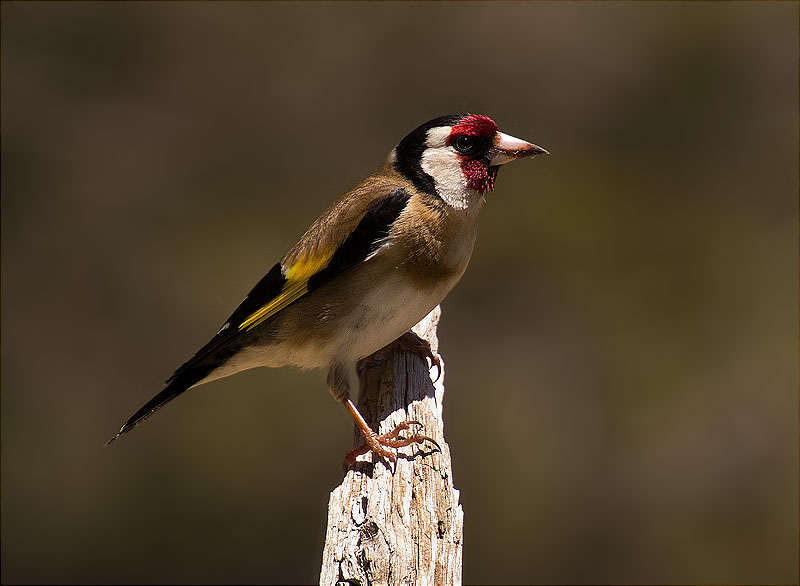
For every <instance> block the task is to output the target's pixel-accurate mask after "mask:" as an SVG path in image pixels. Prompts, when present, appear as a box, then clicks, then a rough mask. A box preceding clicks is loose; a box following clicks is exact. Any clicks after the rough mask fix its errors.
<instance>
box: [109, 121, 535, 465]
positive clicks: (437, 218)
mask: <svg viewBox="0 0 800 586" xmlns="http://www.w3.org/2000/svg"><path fill="white" fill-rule="evenodd" d="M539 154H547V151H545V150H544V149H543V148H541V147H538V146H536V145H534V144H531V143H529V142H526V141H524V140H520V139H518V138H514V137H512V136H509V135H507V134H504V133H502V132H500V131H498V129H497V125H496V124H495V123H494V121H493V120H492V119H491V118H489V117H487V116H481V115H476V114H464V115H450V116H442V117H440V118H435V119H433V120H431V121H429V122H426V123H425V124H423V125H422V126H420V127H418V128H417V129H415V130H414V131H412V132H411V133H410V134H409V135H408V136H406V137H405V138H404V139H403V140H402V141H400V143H399V144H398V145H397V146H396V147H395V148H394V149H392V151H391V152H390V153H389V156H388V157H387V158H386V160H385V162H384V163H383V165H382V166H381V168H380V169H378V170H377V171H376V172H375V173H373V174H372V175H370V176H369V177H367V178H366V179H364V180H363V181H362V182H360V183H359V184H358V185H356V186H355V187H353V188H352V189H350V190H349V191H347V192H346V193H345V194H344V195H342V196H341V197H340V198H339V199H337V200H336V201H335V202H334V203H333V204H332V205H331V206H330V207H329V208H328V209H327V210H325V212H324V213H323V214H322V215H321V216H320V217H319V218H318V219H317V220H316V221H315V222H314V223H313V224H312V225H311V227H310V228H309V229H308V230H307V231H306V233H305V234H304V235H303V236H302V237H301V238H300V241H299V242H298V243H297V244H295V246H294V247H293V248H292V249H291V250H289V252H288V253H287V254H286V255H285V256H284V257H283V259H281V261H280V262H279V263H277V264H276V265H275V266H273V267H272V268H271V269H270V270H269V272H268V273H267V274H266V276H264V278H262V279H261V280H260V281H259V282H258V283H257V284H256V285H255V287H253V289H252V291H250V293H248V295H247V297H245V298H244V300H243V301H242V302H241V303H240V304H239V306H238V307H237V308H236V309H235V310H234V312H233V313H232V314H231V316H230V317H229V318H228V319H227V320H226V321H225V323H224V324H223V325H222V327H221V328H220V329H219V331H218V332H217V333H216V335H215V336H214V337H213V338H211V340H210V341H209V342H208V343H207V344H206V345H205V346H203V347H202V348H200V350H198V351H197V353H196V354H195V355H194V356H193V357H192V358H191V359H189V360H188V361H187V362H185V363H184V364H183V365H182V366H180V367H179V368H178V369H177V370H176V371H175V373H174V374H173V375H172V376H171V377H170V378H169V379H168V380H167V381H166V386H165V387H164V389H163V390H162V391H161V392H160V393H158V394H157V395H156V396H155V397H153V398H152V399H150V401H148V402H147V403H146V404H145V405H144V406H143V407H142V408H141V409H139V410H138V411H137V412H136V413H134V414H133V415H132V416H131V417H130V419H128V421H127V422H126V423H125V425H123V426H122V428H121V429H120V430H119V432H118V433H117V434H116V435H115V436H114V437H113V438H111V440H109V443H111V442H112V441H114V440H115V439H117V438H118V437H119V436H121V435H122V434H124V433H126V432H128V431H130V430H131V429H133V428H134V427H135V426H136V425H137V424H139V423H141V422H142V421H143V420H145V419H146V418H147V417H149V416H150V415H152V414H153V413H154V412H155V411H156V410H157V409H159V408H160V407H162V406H163V405H164V404H166V403H167V402H169V401H171V400H172V399H174V398H175V397H177V396H178V395H180V394H181V393H183V392H184V391H186V390H188V389H190V388H193V387H195V386H197V385H200V384H204V383H207V382H210V381H213V380H215V379H218V378H222V377H225V376H229V375H232V374H234V373H237V372H239V371H242V370H246V369H249V368H255V367H258V366H271V367H278V366H297V367H300V368H325V369H327V371H328V377H327V382H328V390H329V391H330V393H331V394H332V395H333V397H334V398H335V399H336V400H337V401H340V402H341V403H342V404H343V405H344V406H345V408H346V409H347V410H348V411H349V413H350V414H351V416H352V417H353V419H354V420H355V423H356V425H357V426H358V428H359V429H360V430H361V433H362V435H363V436H364V439H365V442H366V445H365V446H363V447H362V448H360V449H356V450H353V452H351V453H350V454H348V456H347V458H346V463H352V462H353V461H354V459H355V456H356V455H358V454H359V453H364V452H366V451H370V450H371V451H373V452H375V453H376V454H377V455H378V456H379V457H381V458H384V459H386V460H389V461H391V462H395V456H394V454H393V453H392V452H391V451H389V449H387V448H397V447H400V446H404V445H409V444H411V443H414V442H421V441H425V440H430V438H427V437H426V436H422V435H412V436H411V437H401V436H400V433H401V432H402V431H404V430H407V429H409V428H410V426H411V425H414V424H416V423H417V422H405V423H402V424H400V425H399V426H397V428H395V429H394V430H393V431H392V432H391V433H388V434H385V435H383V436H379V435H378V434H377V433H376V432H374V431H373V430H372V429H371V428H370V427H369V426H368V425H367V423H366V422H365V421H364V419H363V418H362V417H361V415H360V413H359V412H358V410H357V409H356V406H355V405H354V404H353V402H352V401H351V399H350V376H349V373H350V367H351V366H352V365H353V364H354V363H355V362H356V361H358V360H360V359H363V358H365V357H367V356H369V355H371V354H373V353H375V352H376V351H378V350H380V349H381V348H383V347H385V346H387V345H389V344H390V343H391V342H392V341H394V340H397V339H398V338H400V339H401V340H400V341H401V342H405V344H406V345H408V344H409V343H410V344H411V345H412V346H416V348H417V349H418V350H421V351H422V353H424V354H427V355H428V357H430V358H431V359H432V360H433V361H435V357H434V356H433V354H432V353H430V350H429V348H426V347H425V346H424V344H422V340H421V339H419V338H416V340H414V338H413V336H414V335H413V334H410V333H409V329H410V328H411V327H412V326H414V324H416V323H417V322H419V321H420V320H421V319H422V318H423V317H425V316H426V315H427V314H428V313H429V312H430V311H431V310H432V309H433V308H434V307H436V305H438V304H439V302H441V301H442V299H444V297H445V295H447V293H448V292H449V291H450V289H452V288H453V286H454V285H455V284H456V283H457V282H458V280H459V279H460V278H461V275H462V274H463V273H464V270H465V269H466V268H467V264H468V263H469V259H470V256H471V255H472V248H473V245H474V243H475V236H476V220H477V218H478V212H479V211H480V209H481V206H482V205H483V203H484V201H485V199H484V197H485V194H486V193H487V192H489V191H492V190H493V189H494V184H495V178H496V177H497V171H498V169H499V167H500V166H501V165H504V164H505V163H508V162H509V161H513V160H515V159H520V158H523V157H530V156H533V155H539ZM431 441H432V440H431Z"/></svg>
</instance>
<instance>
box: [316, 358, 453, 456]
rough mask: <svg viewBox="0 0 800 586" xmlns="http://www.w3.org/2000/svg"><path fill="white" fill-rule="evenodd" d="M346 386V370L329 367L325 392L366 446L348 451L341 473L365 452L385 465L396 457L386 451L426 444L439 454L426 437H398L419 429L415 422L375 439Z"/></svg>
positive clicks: (402, 424) (344, 367)
mask: <svg viewBox="0 0 800 586" xmlns="http://www.w3.org/2000/svg"><path fill="white" fill-rule="evenodd" d="M349 386H350V383H349V376H348V372H347V367H346V366H345V365H343V364H334V365H333V366H331V369H330V370H329V371H328V390H329V391H330V392H331V394H332V395H333V396H334V398H336V399H337V400H338V401H340V402H341V403H342V404H343V405H344V406H345V409H347V411H348V413H350V416H351V417H352V418H353V421H355V423H356V426H357V427H358V430H359V431H360V432H361V435H362V436H364V441H365V442H366V443H365V444H364V445H363V446H360V447H358V448H356V449H354V450H351V451H350V452H348V453H347V455H345V458H344V466H345V469H347V468H350V467H351V466H353V464H355V461H356V458H357V457H358V456H360V455H361V454H366V453H367V452H369V451H372V452H375V453H376V454H377V455H378V457H379V458H382V459H383V460H385V461H387V462H391V463H392V464H396V463H397V457H396V456H395V455H394V454H393V453H392V452H390V451H389V450H388V449H386V448H395V449H397V448H402V447H405V446H409V445H411V444H415V443H422V442H425V441H429V442H431V443H432V444H433V445H435V446H436V447H437V449H439V450H441V447H440V446H439V444H438V443H437V442H436V440H434V439H433V438H431V437H428V436H427V435H420V434H416V433H415V434H413V435H411V436H409V437H402V436H401V435H400V434H401V432H403V431H405V430H407V429H410V428H411V426H412V425H418V426H419V427H422V424H421V423H420V422H419V421H404V422H402V423H400V424H399V425H397V426H396V427H395V428H394V429H393V430H392V431H390V432H389V433H385V434H383V435H378V434H377V433H376V432H375V431H373V429H372V428H371V427H370V426H369V424H368V423H367V422H366V420H365V419H364V417H363V416H362V415H361V413H360V412H359V411H358V408H357V407H356V406H355V405H354V404H353V401H351V400H350V392H349Z"/></svg>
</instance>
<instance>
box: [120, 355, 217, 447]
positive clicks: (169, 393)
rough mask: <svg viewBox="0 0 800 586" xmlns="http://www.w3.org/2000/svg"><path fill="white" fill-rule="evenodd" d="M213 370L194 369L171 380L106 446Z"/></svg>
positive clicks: (131, 417) (210, 368) (211, 368)
mask: <svg viewBox="0 0 800 586" xmlns="http://www.w3.org/2000/svg"><path fill="white" fill-rule="evenodd" d="M211 370H213V367H209V368H192V369H189V370H188V371H184V372H181V373H180V374H179V375H178V376H175V377H174V378H171V379H170V380H169V384H167V386H166V387H164V389H163V390H162V391H161V392H160V393H158V394H157V395H156V396H155V397H153V398H152V399H150V400H149V401H148V402H147V403H145V405H144V406H143V407H142V408H141V409H139V410H138V411H137V412H136V413H134V414H133V415H131V416H130V418H129V419H128V421H126V422H125V425H123V426H122V427H121V428H120V429H119V431H118V432H117V434H116V435H115V436H114V437H112V438H111V439H110V440H108V441H107V442H106V445H108V444H110V443H111V442H113V441H114V440H115V439H117V438H118V437H119V436H121V435H124V434H126V433H128V432H129V431H130V430H132V429H133V428H134V427H136V426H137V425H139V424H140V423H141V422H142V421H144V420H145V419H147V418H148V417H150V415H152V414H153V413H155V412H156V411H158V410H159V409H160V408H161V407H163V406H164V405H166V404H167V403H169V402H170V401H171V400H172V399H174V398H175V397H177V396H178V395H180V394H181V393H183V392H184V391H186V390H188V389H189V388H191V387H192V386H194V385H195V384H197V383H198V382H200V381H201V380H203V379H204V378H205V377H206V376H208V374H209V372H210V371H211Z"/></svg>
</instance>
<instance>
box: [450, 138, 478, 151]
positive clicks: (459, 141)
mask: <svg viewBox="0 0 800 586" xmlns="http://www.w3.org/2000/svg"><path fill="white" fill-rule="evenodd" d="M453 146H454V147H455V149H456V150H457V151H458V152H459V153H467V152H469V151H471V150H472V147H473V146H475V142H474V141H473V140H472V138H471V137H469V136H459V137H458V138H456V140H455V142H454V143H453Z"/></svg>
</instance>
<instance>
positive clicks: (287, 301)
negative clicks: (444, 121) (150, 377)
mask: <svg viewBox="0 0 800 586" xmlns="http://www.w3.org/2000/svg"><path fill="white" fill-rule="evenodd" d="M354 191H355V193H354V192H348V194H345V196H343V197H342V198H341V199H340V200H339V201H337V202H336V203H335V204H334V205H333V206H331V207H330V208H328V210H326V211H325V213H323V214H322V216H320V218H319V219H318V220H317V221H316V222H314V224H313V225H312V226H311V227H310V228H309V229H308V231H306V233H305V234H304V235H303V236H302V238H301V239H300V241H299V242H298V243H297V244H296V245H295V246H294V247H293V248H292V249H291V250H290V251H289V252H288V253H287V254H286V256H285V257H284V258H283V259H282V260H281V262H279V263H277V264H275V266H273V267H272V268H271V269H270V271H269V272H268V273H267V274H266V275H265V276H264V277H263V278H262V279H261V280H260V281H259V282H258V283H257V284H256V286H255V287H253V289H252V291H250V293H248V294H247V297H245V298H244V300H243V301H242V302H241V303H240V304H239V306H238V307H237V308H236V309H235V310H234V312H233V313H232V314H231V316H230V317H229V318H228V319H227V320H226V321H225V323H224V324H223V326H222V328H220V330H219V332H217V334H216V335H215V336H214V337H213V338H212V339H211V340H210V341H209V342H208V344H206V345H205V346H203V348H201V349H200V350H199V351H198V352H197V353H196V354H195V356H194V357H192V358H191V359H190V360H189V361H187V362H186V363H185V364H183V365H182V366H181V367H180V368H179V369H178V370H177V371H176V372H175V374H173V375H172V377H170V378H169V379H168V380H167V383H169V382H171V381H172V380H173V379H175V378H176V377H178V376H180V374H181V373H182V372H185V371H186V370H187V369H190V368H191V367H192V366H194V365H196V364H198V363H200V362H203V361H204V360H205V358H207V357H209V356H210V355H211V354H213V353H214V352H216V351H217V350H220V349H222V348H224V347H226V346H228V345H230V344H231V343H232V342H234V341H235V340H237V339H238V338H240V337H241V336H242V335H244V334H245V333H247V332H249V331H250V330H252V329H253V328H255V327H256V326H258V325H260V324H262V323H264V322H266V321H267V320H269V319H270V318H272V317H274V316H276V315H277V314H278V313H280V312H281V311H282V310H284V309H286V308H287V307H288V306H289V305H291V304H292V303H294V302H295V301H297V300H298V299H300V298H301V297H303V296H305V295H307V294H309V293H311V292H313V291H315V290H317V289H319V288H320V287H321V286H322V285H324V284H325V283H327V282H328V281H330V280H332V279H334V278H336V277H337V276H338V275H339V274H341V273H342V272H344V271H345V270H347V269H348V268H350V267H351V266H353V265H355V264H356V263H359V262H363V261H364V260H365V259H366V258H367V257H368V256H369V255H370V254H371V253H373V252H374V250H375V249H376V248H377V247H379V246H380V244H381V243H382V241H383V240H384V239H385V238H386V237H387V236H388V234H389V230H390V229H391V227H392V224H393V223H394V221H395V220H396V219H397V218H398V216H399V215H400V212H402V211H403V209H404V208H405V206H406V204H407V203H408V200H409V199H410V198H411V194H410V193H409V192H408V191H406V190H405V189H404V188H402V187H400V188H398V187H397V186H396V185H395V186H392V189H391V190H388V189H386V190H384V191H382V192H380V191H379V192H378V193H375V190H371V191H370V193H369V195H371V196H372V197H363V194H360V193H358V192H357V191H356V190H354ZM347 197H360V198H361V200H362V201H360V202H359V204H360V205H355V206H354V205H352V202H345V201H343V200H344V199H345V198H347ZM363 200H366V201H363ZM342 204H349V205H342ZM364 204H366V205H364ZM332 225H335V226H337V227H338V229H337V230H330V228H329V227H330V226H332ZM326 227H328V229H326ZM193 384H194V383H193Z"/></svg>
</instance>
